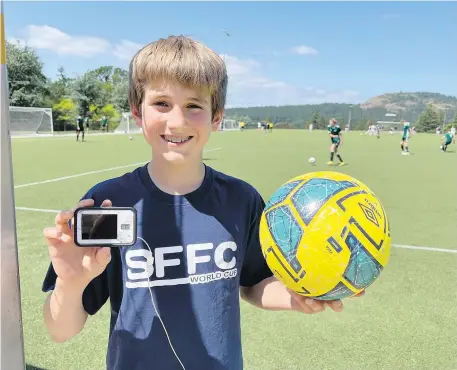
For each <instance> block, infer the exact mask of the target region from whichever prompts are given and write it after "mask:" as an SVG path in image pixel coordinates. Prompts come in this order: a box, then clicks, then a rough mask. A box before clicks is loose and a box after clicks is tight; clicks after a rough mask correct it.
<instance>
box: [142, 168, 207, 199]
mask: <svg viewBox="0 0 457 370" xmlns="http://www.w3.org/2000/svg"><path fill="white" fill-rule="evenodd" d="M148 172H149V176H150V177H151V179H152V182H153V183H154V184H155V185H156V186H157V187H158V188H159V189H160V190H162V191H163V192H165V193H167V194H172V195H185V194H189V193H191V192H193V191H194V190H197V189H198V188H199V187H200V185H201V184H202V182H203V180H204V178H205V165H204V164H203V162H201V161H200V162H197V163H194V164H185V165H170V164H168V163H164V162H162V161H160V160H156V161H154V160H152V161H150V162H149V164H148Z"/></svg>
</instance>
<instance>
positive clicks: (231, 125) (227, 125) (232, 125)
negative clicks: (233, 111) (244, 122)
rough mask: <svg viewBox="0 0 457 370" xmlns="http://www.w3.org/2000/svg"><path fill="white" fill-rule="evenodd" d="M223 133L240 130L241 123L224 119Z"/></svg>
mask: <svg viewBox="0 0 457 370" xmlns="http://www.w3.org/2000/svg"><path fill="white" fill-rule="evenodd" d="M221 128H222V130H221V131H234V130H239V129H240V122H239V121H236V120H234V119H224V120H223V121H222V127H221Z"/></svg>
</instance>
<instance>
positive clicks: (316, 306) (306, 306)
mask: <svg viewBox="0 0 457 370" xmlns="http://www.w3.org/2000/svg"><path fill="white" fill-rule="evenodd" d="M287 291H288V292H289V294H290V295H291V305H292V309H293V310H294V311H298V312H302V313H305V314H314V313H319V312H322V311H324V310H325V308H326V307H327V306H328V307H330V308H331V309H332V310H333V311H335V312H341V311H343V302H341V300H339V299H337V300H334V301H319V300H315V299H312V298H309V297H304V296H301V295H299V294H297V293H295V292H293V291H292V290H290V289H287ZM364 295H365V291H364V290H363V291H361V292H360V293H358V294H356V295H355V296H354V297H353V298H355V297H362V296H364ZM351 298H352V297H351Z"/></svg>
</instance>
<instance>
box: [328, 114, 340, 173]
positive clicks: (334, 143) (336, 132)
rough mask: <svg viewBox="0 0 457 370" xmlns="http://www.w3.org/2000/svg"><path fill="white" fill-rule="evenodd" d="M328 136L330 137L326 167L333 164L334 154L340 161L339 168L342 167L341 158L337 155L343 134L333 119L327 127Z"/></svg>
mask: <svg viewBox="0 0 457 370" xmlns="http://www.w3.org/2000/svg"><path fill="white" fill-rule="evenodd" d="M327 129H328V135H329V137H330V141H331V144H330V161H329V162H328V163H327V164H328V165H332V164H333V156H334V155H335V153H336V156H337V157H338V159H339V160H340V166H344V162H343V158H341V156H340V154H339V153H338V147H339V146H340V145H341V144H342V143H343V134H342V133H341V127H340V125H339V124H338V122H337V121H336V119H335V118H332V119H331V120H330V121H329V125H328V126H327Z"/></svg>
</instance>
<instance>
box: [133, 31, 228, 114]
mask: <svg viewBox="0 0 457 370" xmlns="http://www.w3.org/2000/svg"><path fill="white" fill-rule="evenodd" d="M161 80H165V81H174V82H177V83H179V84H181V85H183V86H185V87H187V88H192V89H197V90H201V91H204V92H207V93H209V94H210V95H211V109H212V114H213V117H214V115H215V114H216V113H218V112H221V111H223V110H224V107H225V100H226V95H227V84H228V77H227V70H226V67H225V63H224V61H223V60H222V58H221V57H220V56H219V55H218V54H217V53H215V52H214V51H213V50H211V49H210V48H208V47H207V46H205V45H203V44H202V43H200V42H198V41H195V40H192V39H190V38H188V37H185V36H169V37H167V38H166V39H159V40H157V41H155V42H152V43H150V44H148V45H146V46H144V47H143V48H142V49H140V50H139V51H138V52H137V53H136V54H135V56H134V57H133V59H132V61H131V62H130V68H129V104H130V106H131V107H132V108H134V109H135V110H136V111H138V112H141V109H140V107H141V104H142V102H143V98H144V91H145V88H146V87H147V85H148V84H151V83H153V82H157V81H161Z"/></svg>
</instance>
